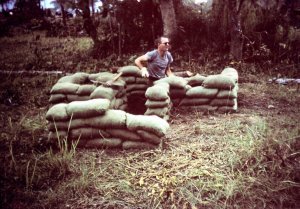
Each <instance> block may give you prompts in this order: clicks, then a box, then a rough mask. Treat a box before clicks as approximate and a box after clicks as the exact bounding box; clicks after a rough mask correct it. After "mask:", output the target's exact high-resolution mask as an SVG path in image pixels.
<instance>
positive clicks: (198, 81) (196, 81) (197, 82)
mask: <svg viewBox="0 0 300 209" xmlns="http://www.w3.org/2000/svg"><path fill="white" fill-rule="evenodd" d="M205 79H206V77H205V76H202V75H200V74H198V73H197V74H196V75H194V76H192V77H189V78H185V80H187V82H188V85H190V86H201V85H202V83H203V81H204V80H205Z"/></svg>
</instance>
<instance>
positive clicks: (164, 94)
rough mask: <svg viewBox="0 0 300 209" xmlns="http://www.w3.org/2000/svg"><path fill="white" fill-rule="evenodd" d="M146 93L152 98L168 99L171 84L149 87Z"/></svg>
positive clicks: (147, 96) (148, 97)
mask: <svg viewBox="0 0 300 209" xmlns="http://www.w3.org/2000/svg"><path fill="white" fill-rule="evenodd" d="M145 95H146V98H147V99H150V100H166V99H168V98H169V86H167V85H165V84H163V85H155V86H152V87H149V88H148V89H147V90H146V93H145Z"/></svg>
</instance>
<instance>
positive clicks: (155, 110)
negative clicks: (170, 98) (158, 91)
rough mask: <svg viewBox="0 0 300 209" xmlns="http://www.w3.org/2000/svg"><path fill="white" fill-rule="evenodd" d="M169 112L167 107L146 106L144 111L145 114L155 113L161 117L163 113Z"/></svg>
mask: <svg viewBox="0 0 300 209" xmlns="http://www.w3.org/2000/svg"><path fill="white" fill-rule="evenodd" d="M167 114H169V108H168V107H164V108H148V109H147V110H146V112H145V115H157V116H158V117H161V118H163V117H164V116H165V115H167Z"/></svg>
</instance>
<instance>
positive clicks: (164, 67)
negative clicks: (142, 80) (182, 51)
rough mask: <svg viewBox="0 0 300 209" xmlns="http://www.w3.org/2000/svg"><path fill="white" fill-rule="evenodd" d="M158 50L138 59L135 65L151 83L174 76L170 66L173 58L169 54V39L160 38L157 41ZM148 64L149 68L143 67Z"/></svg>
mask: <svg viewBox="0 0 300 209" xmlns="http://www.w3.org/2000/svg"><path fill="white" fill-rule="evenodd" d="M155 44H156V46H157V49H154V50H152V51H150V52H147V53H146V54H144V55H142V56H140V57H138V58H136V60H135V61H134V62H135V64H136V65H137V66H138V67H139V68H140V69H141V73H142V76H143V77H147V78H149V80H150V81H152V82H153V81H156V80H159V79H161V78H164V77H166V75H167V76H171V75H173V73H172V71H171V68H170V64H171V63H172V62H173V57H172V55H171V53H170V52H169V49H170V44H169V39H168V38H167V37H163V36H162V37H160V38H158V39H156V40H155ZM143 62H147V67H145V66H144V65H143Z"/></svg>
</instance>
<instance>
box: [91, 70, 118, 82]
mask: <svg viewBox="0 0 300 209" xmlns="http://www.w3.org/2000/svg"><path fill="white" fill-rule="evenodd" d="M116 75H117V74H113V73H110V72H100V73H94V74H90V75H89V77H88V79H89V80H90V81H97V82H100V83H105V82H107V81H110V80H112V79H114V78H115V77H116Z"/></svg>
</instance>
